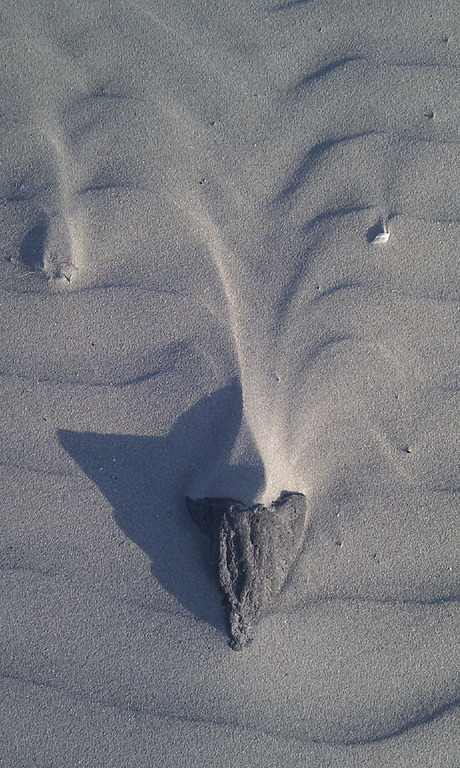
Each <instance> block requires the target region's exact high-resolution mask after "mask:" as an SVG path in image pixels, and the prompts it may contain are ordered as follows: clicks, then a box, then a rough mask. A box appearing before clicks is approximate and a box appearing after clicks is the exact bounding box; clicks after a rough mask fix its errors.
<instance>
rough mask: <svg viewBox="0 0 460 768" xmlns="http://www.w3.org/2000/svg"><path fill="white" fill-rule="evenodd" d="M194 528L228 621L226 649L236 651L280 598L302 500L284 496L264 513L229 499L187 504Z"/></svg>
mask: <svg viewBox="0 0 460 768" xmlns="http://www.w3.org/2000/svg"><path fill="white" fill-rule="evenodd" d="M186 501H187V506H188V509H189V512H190V514H191V516H192V518H193V520H194V521H195V523H196V524H197V525H198V526H199V527H200V528H201V530H202V531H203V532H204V533H206V535H207V536H208V537H209V538H210V540H211V552H212V558H213V560H214V562H215V563H216V566H217V572H218V578H219V584H220V587H221V589H222V591H223V593H224V595H225V599H226V603H227V605H228V609H229V619H230V645H231V647H232V648H233V649H234V650H240V649H241V648H243V647H244V646H245V645H246V644H247V643H248V642H250V640H251V629H252V627H253V626H254V625H255V624H256V622H257V620H258V619H260V617H261V616H262V615H263V613H264V611H265V610H266V609H267V608H269V606H270V605H271V604H272V602H273V601H274V599H275V598H276V597H277V595H278V594H279V593H280V591H281V589H282V587H283V584H284V583H285V581H286V578H287V576H288V574H289V571H290V569H291V568H292V566H293V564H294V562H295V560H296V558H297V555H298V554H299V551H300V548H301V546H302V543H303V539H304V533H305V527H306V508H307V505H306V498H305V496H304V495H303V494H301V493H289V492H287V491H284V492H283V493H282V494H281V496H280V497H279V499H277V500H276V501H274V502H273V503H272V504H270V506H269V507H264V506H263V505H262V504H256V505H255V506H253V507H245V505H244V504H242V503H241V502H239V501H234V500H233V499H207V498H206V499H196V500H193V499H190V498H188V497H187V499H186Z"/></svg>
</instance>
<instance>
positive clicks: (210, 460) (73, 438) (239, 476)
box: [58, 380, 264, 634]
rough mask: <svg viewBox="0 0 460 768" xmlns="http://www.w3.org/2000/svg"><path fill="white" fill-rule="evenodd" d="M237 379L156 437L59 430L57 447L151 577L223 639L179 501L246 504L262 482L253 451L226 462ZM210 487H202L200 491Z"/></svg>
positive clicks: (212, 592)
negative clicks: (94, 489)
mask: <svg viewBox="0 0 460 768" xmlns="http://www.w3.org/2000/svg"><path fill="white" fill-rule="evenodd" d="M242 412H243V408H242V395H241V386H240V384H239V382H238V380H234V381H233V382H232V383H231V384H230V385H229V386H227V387H225V388H223V389H221V390H219V391H217V392H215V393H214V394H212V395H209V396H206V397H203V398H202V399H201V400H199V401H198V402H197V403H196V404H195V405H193V406H192V407H191V408H190V409H189V410H188V411H186V412H185V413H184V414H182V415H181V416H180V417H179V418H178V419H177V421H176V422H175V424H174V426H173V428H172V429H171V431H170V432H169V433H168V434H167V435H165V436H160V437H139V436H135V435H119V434H100V433H96V432H72V431H69V430H59V431H58V437H59V440H60V443H61V445H62V446H63V447H64V448H65V450H66V451H67V452H68V453H69V454H70V456H71V457H72V458H73V459H74V461H75V462H76V463H77V464H78V465H79V466H80V468H81V469H82V470H83V471H84V472H85V474H86V475H88V477H89V478H90V479H91V480H92V481H93V482H94V483H95V484H96V485H97V486H98V488H99V489H100V490H101V492H102V493H103V494H104V496H105V497H106V499H107V500H108V502H109V503H110V505H111V507H112V509H113V514H114V519H115V521H116V523H117V525H118V526H119V527H120V528H121V530H122V531H123V532H124V533H125V535H126V536H128V538H129V539H131V541H133V542H134V543H135V544H137V545H138V546H139V547H141V549H142V550H143V551H144V552H145V553H146V554H147V555H148V556H149V558H150V561H151V568H152V573H153V574H154V576H155V577H156V579H157V580H158V581H159V582H160V583H161V585H162V586H163V587H164V588H165V589H166V590H167V591H168V592H170V593H171V594H172V595H174V597H175V598H176V599H177V600H178V601H179V602H180V603H181V604H182V605H183V606H184V607H185V608H186V609H187V610H189V611H190V612H192V613H193V614H194V615H195V616H196V617H198V618H199V619H201V620H203V621H207V622H208V623H210V624H212V625H213V626H214V627H217V628H218V629H219V630H220V631H222V632H223V633H224V634H226V630H227V628H226V618H225V611H224V609H223V607H222V601H221V595H220V592H219V589H218V584H217V581H216V579H215V574H214V572H213V568H212V564H211V562H210V557H209V541H208V539H207V538H206V536H205V535H204V534H203V533H201V532H200V531H199V530H198V529H197V527H196V525H195V524H194V522H193V521H192V519H191V517H190V515H189V512H188V510H187V506H186V503H185V497H186V496H187V495H192V496H196V495H212V494H214V495H216V490H217V486H216V483H217V482H218V481H219V483H220V481H221V484H220V485H219V487H221V488H222V491H221V493H217V495H222V496H232V495H233V496H234V498H237V499H239V500H241V501H243V502H245V503H248V504H250V503H252V501H253V500H254V499H255V497H256V496H257V493H258V492H259V491H260V488H261V487H262V485H263V482H264V471H263V465H262V460H261V459H260V456H259V455H258V453H257V451H256V450H255V447H254V445H252V446H249V457H250V460H249V461H248V462H247V463H245V462H244V461H240V462H239V463H237V464H233V463H230V459H231V454H232V449H233V448H234V445H235V442H236V440H237V437H238V435H239V434H240V433H241V429H242V428H243V430H244V424H243V422H242ZM208 483H209V484H210V485H207V484H208Z"/></svg>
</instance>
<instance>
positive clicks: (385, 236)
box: [372, 232, 390, 245]
mask: <svg viewBox="0 0 460 768" xmlns="http://www.w3.org/2000/svg"><path fill="white" fill-rule="evenodd" d="M389 239H390V233H389V232H379V234H378V235H376V236H375V237H374V239H373V240H372V243H373V244H377V245H378V244H379V243H387V242H388V240H389Z"/></svg>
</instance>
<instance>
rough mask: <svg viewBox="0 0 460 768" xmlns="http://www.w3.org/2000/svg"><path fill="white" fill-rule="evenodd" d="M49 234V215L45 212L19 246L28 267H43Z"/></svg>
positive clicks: (36, 268)
mask: <svg viewBox="0 0 460 768" xmlns="http://www.w3.org/2000/svg"><path fill="white" fill-rule="evenodd" d="M47 234H48V217H47V216H46V214H45V213H43V214H42V215H41V216H40V218H39V220H38V221H37V223H36V224H35V226H33V227H32V229H30V230H29V231H28V232H27V233H26V234H25V235H24V237H23V240H22V243H21V245H20V248H19V256H20V259H21V261H22V263H23V264H24V266H25V267H28V269H34V270H38V269H43V258H44V255H45V244H46V237H47Z"/></svg>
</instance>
